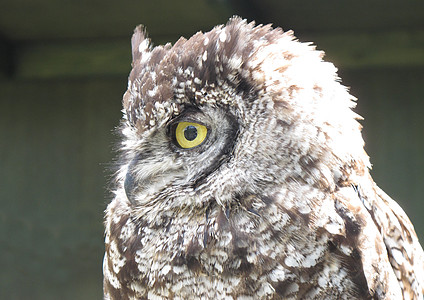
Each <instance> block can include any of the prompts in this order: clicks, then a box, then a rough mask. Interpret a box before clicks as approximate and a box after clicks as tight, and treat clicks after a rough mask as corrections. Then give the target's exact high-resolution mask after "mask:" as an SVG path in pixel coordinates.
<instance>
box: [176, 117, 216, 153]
mask: <svg viewBox="0 0 424 300" xmlns="http://www.w3.org/2000/svg"><path fill="white" fill-rule="evenodd" d="M207 135H208V129H207V127H206V126H204V125H202V124H199V123H195V122H179V123H178V124H177V126H176V127H175V132H174V137H175V141H176V142H177V144H178V145H179V146H180V147H181V148H184V149H190V148H194V147H196V146H199V145H200V144H202V143H203V141H204V140H205V139H206V136H207Z"/></svg>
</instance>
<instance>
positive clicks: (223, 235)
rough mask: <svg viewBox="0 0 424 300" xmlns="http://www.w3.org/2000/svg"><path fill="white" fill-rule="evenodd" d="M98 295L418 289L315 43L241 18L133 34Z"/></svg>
mask: <svg viewBox="0 0 424 300" xmlns="http://www.w3.org/2000/svg"><path fill="white" fill-rule="evenodd" d="M132 67H133V69H132V71H131V73H130V75H129V80H128V90H127V91H126V92H125V94H124V96H123V119H122V124H121V126H120V132H121V133H122V139H121V143H120V146H119V148H120V159H119V166H118V167H117V171H116V176H115V181H114V183H115V184H114V193H113V200H112V201H111V202H110V203H109V205H108V207H107V209H106V217H105V228H106V234H105V257H104V263H103V273H104V298H105V299H234V300H236V299H239V300H242V299H422V296H423V289H424V259H423V257H424V255H423V249H422V247H421V246H420V244H419V241H418V239H417V235H416V233H415V231H414V228H413V226H412V224H411V222H410V220H409V219H408V217H407V216H406V214H405V213H404V212H403V210H402V209H401V208H400V207H399V205H398V204H396V202H394V201H393V200H392V199H391V198H390V197H389V196H387V195H386V194H385V193H384V192H383V191H382V190H381V189H379V188H378V186H377V185H376V184H375V183H374V181H373V179H372V177H371V176H370V172H369V170H370V162H369V157H368V156H367V154H366V153H365V151H364V141H363V139H362V136H361V125H360V124H359V123H358V119H360V117H359V116H358V115H357V114H355V113H354V112H353V111H352V108H353V107H354V106H355V99H354V97H352V96H351V95H350V94H349V93H348V91H347V89H346V88H345V87H344V86H343V85H341V83H340V80H339V78H338V76H337V74H336V68H335V67H334V66H333V64H331V63H329V62H325V61H323V53H322V52H320V51H317V50H315V48H314V47H313V46H312V45H310V44H306V43H301V42H299V41H298V40H296V39H295V37H294V36H293V33H292V32H291V31H288V32H284V31H283V30H282V29H280V28H275V29H273V28H272V27H271V26H269V25H268V26H262V25H259V26H256V25H255V24H254V23H248V22H246V21H245V20H242V19H241V18H239V17H233V18H231V19H230V20H229V21H228V23H227V24H226V25H222V26H217V27H215V28H214V29H212V30H211V31H209V32H207V33H202V32H199V33H197V34H195V35H194V36H192V37H191V38H189V39H188V40H187V39H184V38H180V39H179V40H178V41H177V42H176V43H175V44H174V45H171V44H166V45H164V46H157V47H152V46H151V43H150V41H149V39H148V38H147V37H146V33H145V32H144V29H143V28H142V27H140V26H139V27H137V28H136V29H135V32H134V35H133V37H132Z"/></svg>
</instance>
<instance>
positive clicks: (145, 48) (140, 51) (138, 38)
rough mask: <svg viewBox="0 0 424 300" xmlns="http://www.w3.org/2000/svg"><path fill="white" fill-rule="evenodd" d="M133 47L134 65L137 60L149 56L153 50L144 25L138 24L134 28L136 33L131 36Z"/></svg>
mask: <svg viewBox="0 0 424 300" xmlns="http://www.w3.org/2000/svg"><path fill="white" fill-rule="evenodd" d="M131 48H132V65H133V66H134V64H135V62H136V61H140V60H142V59H143V56H144V58H146V57H148V56H149V53H150V51H151V45H150V39H149V38H147V32H146V30H145V28H144V26H143V25H138V26H137V27H136V28H135V29H134V34H133V36H132V38H131Z"/></svg>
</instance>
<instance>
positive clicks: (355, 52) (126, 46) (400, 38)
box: [15, 30, 424, 79]
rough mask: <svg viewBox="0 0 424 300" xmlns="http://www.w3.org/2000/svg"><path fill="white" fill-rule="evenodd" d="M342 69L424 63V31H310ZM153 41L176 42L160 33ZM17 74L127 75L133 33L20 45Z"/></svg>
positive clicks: (316, 42) (59, 75) (129, 66)
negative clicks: (102, 37)
mask: <svg viewBox="0 0 424 300" xmlns="http://www.w3.org/2000/svg"><path fill="white" fill-rule="evenodd" d="M299 38H300V40H301V41H304V42H306V41H314V44H316V45H317V48H318V49H320V50H324V51H325V52H326V54H327V55H326V57H325V59H326V60H328V61H331V62H333V63H334V64H335V65H336V66H337V67H338V68H339V69H361V68H370V67H371V68H380V67H417V66H419V67H424V30H417V31H396V32H383V33H350V34H313V35H312V34H311V35H310V36H300V37H299ZM153 39H154V41H158V42H156V43H155V44H163V43H164V42H166V41H172V42H175V40H176V39H177V37H176V36H175V37H160V38H158V39H155V38H153ZM15 60H16V65H15V77H16V78H24V79H32V78H39V79H43V78H44V79H48V78H79V77H99V76H122V75H127V74H128V72H129V71H130V69H131V46H130V38H129V37H128V38H127V39H112V40H105V41H85V42H84V41H82V42H75V41H64V42H55V43H53V42H52V43H37V42H34V43H30V44H22V45H21V46H20V47H19V48H18V51H17V52H16V58H15Z"/></svg>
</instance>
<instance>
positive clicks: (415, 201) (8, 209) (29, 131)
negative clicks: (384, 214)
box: [0, 0, 424, 299]
mask: <svg viewBox="0 0 424 300" xmlns="http://www.w3.org/2000/svg"><path fill="white" fill-rule="evenodd" d="M233 14H239V15H241V16H243V17H245V18H248V20H256V21H257V22H258V23H273V24H274V25H275V26H281V27H283V29H284V30H288V29H293V30H294V31H295V34H296V35H297V37H298V38H299V39H300V40H301V41H305V42H306V41H313V42H314V43H315V44H316V45H317V48H318V49H322V50H325V51H326V53H327V56H326V59H327V60H330V61H333V62H334V63H335V64H336V66H337V67H338V68H339V70H340V71H339V74H340V76H341V77H342V78H343V83H344V84H345V85H347V86H349V87H351V93H352V94H353V95H354V96H356V97H358V98H359V101H358V107H357V109H356V111H357V112H358V113H360V114H361V115H362V116H363V117H364V118H365V120H364V121H362V124H363V125H364V130H363V134H364V138H365V140H366V150H367V152H368V153H369V155H370V156H371V162H372V164H373V171H372V174H373V177H374V179H375V181H376V182H377V183H378V184H379V185H380V187H382V188H383V189H384V190H385V191H386V192H387V193H388V194H389V195H391V196H392V197H393V198H394V199H396V200H397V201H398V202H399V203H400V204H401V206H402V207H403V208H404V209H405V210H406V212H407V213H408V215H409V216H410V218H411V219H412V220H413V222H414V224H415V227H416V230H417V233H418V235H419V237H420V240H421V241H423V240H424V219H423V216H424V205H423V203H422V202H423V196H422V192H421V188H422V186H423V184H424V155H423V153H424V118H423V112H424V101H423V100H424V99H423V95H424V2H422V1H382V0H380V1H365V0H357V1H338V0H337V1H336V0H334V1H333V0H332V1H329V0H323V1H294V0H293V1H278V0H265V1H259V0H257V1H255V0H250V1H242V0H240V1H225V0H220V1H218V0H216V1H213V0H209V1H208V0H181V1H164V0H162V1H151V0H150V1H141V0H140V1H135V0H124V1H114V2H107V1H96V0H86V1H82V0H78V1H64V0H63V1H58V0H56V1H53V0H36V1H31V0H19V1H16V0H15V1H12V0H0V143H1V144H0V145H1V147H0V251H1V252H0V254H1V255H0V299H100V298H101V297H102V274H101V264H102V258H103V224H102V221H103V211H104V209H105V207H106V205H107V203H108V201H110V199H111V195H110V191H109V190H108V181H109V179H110V176H111V173H112V172H111V171H110V170H111V167H112V166H113V158H114V153H113V149H114V147H115V145H116V143H117V139H118V138H117V135H116V134H114V128H115V127H116V126H117V125H118V124H119V119H120V117H121V112H120V110H121V97H122V94H123V93H124V92H125V89H126V85H127V76H128V72H129V70H130V38H131V34H132V31H133V28H134V27H135V26H136V25H137V24H140V23H142V24H145V25H146V26H147V29H148V31H149V33H150V36H151V37H152V40H153V42H154V43H155V44H161V43H164V42H166V41H171V42H175V41H176V40H177V38H178V37H179V36H185V37H189V36H191V35H192V34H193V33H195V32H196V31H199V30H202V31H207V30H210V29H211V28H212V27H213V26H214V25H216V24H220V23H225V22H226V20H227V19H228V18H229V17H230V16H232V15H233Z"/></svg>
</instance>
